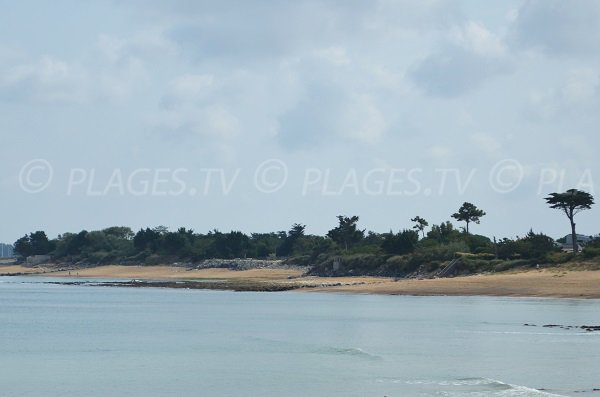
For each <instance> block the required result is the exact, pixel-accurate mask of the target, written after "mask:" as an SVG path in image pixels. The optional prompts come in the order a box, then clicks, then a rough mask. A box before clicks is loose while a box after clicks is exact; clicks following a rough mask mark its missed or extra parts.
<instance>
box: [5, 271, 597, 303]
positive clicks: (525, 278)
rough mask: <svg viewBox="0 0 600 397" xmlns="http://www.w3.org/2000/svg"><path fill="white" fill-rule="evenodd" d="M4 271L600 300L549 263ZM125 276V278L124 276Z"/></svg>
mask: <svg viewBox="0 0 600 397" xmlns="http://www.w3.org/2000/svg"><path fill="white" fill-rule="evenodd" d="M0 275H3V276H10V275H20V276H25V277H33V276H35V277H64V278H68V279H70V280H71V279H72V280H73V281H72V282H65V284H69V283H73V284H77V283H78V282H77V280H78V279H81V278H85V279H95V278H98V279H111V280H115V282H103V283H99V285H107V286H117V285H118V286H126V287H164V288H191V289H218V290H234V291H265V292H267V291H297V292H327V293H346V294H369V295H370V294H374V295H408V296H506V297H510V296H513V297H532V298H533V297H535V298H543V297H546V298H576V299H600V270H573V269H566V268H560V267H557V268H548V269H541V270H526V271H511V272H504V273H494V274H475V275H469V276H461V277H454V278H438V279H393V278H385V277H366V276H365V277H360V276H359V277H316V276H305V275H304V274H303V271H302V270H301V269H297V268H289V269H264V268H257V269H250V270H230V269H224V268H209V269H189V268H183V267H175V266H117V265H106V266H98V267H93V268H82V269H71V270H60V269H56V268H52V267H51V266H40V267H35V268H29V267H23V266H19V265H11V266H0ZM121 280H122V281H121Z"/></svg>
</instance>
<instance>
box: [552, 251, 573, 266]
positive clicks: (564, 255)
mask: <svg viewBox="0 0 600 397" xmlns="http://www.w3.org/2000/svg"><path fill="white" fill-rule="evenodd" d="M546 259H547V261H548V262H549V263H552V264H561V263H566V262H568V261H570V260H571V259H573V254H570V253H568V252H562V251H561V252H551V253H549V254H548V255H547V256H546Z"/></svg>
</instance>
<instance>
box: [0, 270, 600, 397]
mask: <svg viewBox="0 0 600 397" xmlns="http://www.w3.org/2000/svg"><path fill="white" fill-rule="evenodd" d="M66 281H72V280H66V279H58V278H47V277H32V276H26V277H0V396H11V397H13V396H45V397H52V396H60V397H65V396H78V397H82V396H211V397H213V396H232V397H233V396H235V397H240V396H244V397H259V396H261V397H262V396H285V397H296V396H298V397H300V396H302V397H306V396H316V397H320V396H357V397H358V396H360V397H365V396H377V397H383V396H388V397H399V396H584V397H586V396H600V332H589V331H585V330H582V329H581V328H568V327H567V326H574V327H578V326H581V325H599V323H600V301H598V300H584V299H542V298H539V299H538V298H513V297H510V298H499V297H450V296H431V297H416V296H384V295H359V294H335V293H310V292H232V291H212V290H210V291H209V290H188V289H166V288H133V287H118V286H117V287H105V286H99V285H96V282H97V281H98V280H78V281H82V284H81V285H64V284H61V283H62V282H66ZM87 281H89V282H87ZM102 281H112V280H102ZM525 324H527V325H525ZM544 325H561V326H564V327H563V328H561V327H544Z"/></svg>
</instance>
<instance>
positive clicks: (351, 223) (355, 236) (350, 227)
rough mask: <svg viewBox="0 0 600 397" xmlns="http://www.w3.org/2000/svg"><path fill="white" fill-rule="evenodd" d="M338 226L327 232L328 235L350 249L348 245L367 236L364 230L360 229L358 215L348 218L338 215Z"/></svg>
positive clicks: (346, 249) (346, 248)
mask: <svg viewBox="0 0 600 397" xmlns="http://www.w3.org/2000/svg"><path fill="white" fill-rule="evenodd" d="M337 218H338V222H339V223H338V226H337V227H336V228H334V229H331V230H330V231H329V232H327V237H329V238H331V239H332V240H333V241H335V242H336V243H338V244H339V245H341V246H343V247H344V250H345V251H348V247H350V246H352V245H353V244H355V243H357V242H359V241H360V240H362V238H363V237H364V236H365V231H364V230H358V228H357V226H356V224H357V223H358V216H353V217H350V218H348V217H347V216H342V215H338V217H337Z"/></svg>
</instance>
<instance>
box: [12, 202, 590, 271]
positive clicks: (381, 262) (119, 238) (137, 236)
mask: <svg viewBox="0 0 600 397" xmlns="http://www.w3.org/2000/svg"><path fill="white" fill-rule="evenodd" d="M546 202H547V203H548V205H549V206H550V207H551V208H556V209H559V210H561V211H563V212H564V213H565V214H566V215H567V217H568V219H569V222H570V224H571V226H572V228H571V230H572V233H573V236H574V241H576V233H575V222H574V217H575V215H576V214H577V213H578V212H580V211H582V210H585V209H590V208H591V206H592V205H593V204H594V202H593V197H592V196H591V195H589V194H588V193H585V192H581V191H577V190H569V191H567V192H565V193H553V194H552V195H550V196H549V197H547V198H546ZM485 215H486V213H485V212H484V211H483V210H481V209H479V208H477V206H475V205H474V204H472V203H469V202H465V203H464V204H463V205H462V206H461V207H460V208H459V209H458V210H457V212H456V213H454V214H452V215H451V218H453V219H454V220H456V221H458V222H462V223H464V227H462V229H457V228H455V226H454V225H453V224H452V222H450V221H444V222H441V223H439V224H433V225H431V226H430V224H429V222H428V221H427V220H425V219H424V218H422V217H421V216H415V217H413V218H412V219H411V222H413V225H412V226H411V227H409V228H405V229H402V230H399V231H397V232H394V231H391V230H390V231H389V232H387V233H376V232H372V231H366V230H365V229H361V228H360V227H359V220H360V218H359V217H358V216H345V215H339V216H338V217H337V225H335V226H334V227H333V228H332V229H331V230H329V231H328V232H327V234H326V235H324V236H317V235H309V234H306V233H305V229H306V226H305V225H303V224H300V223H295V224H293V225H292V226H291V227H290V228H289V230H287V231H278V232H271V233H251V234H245V233H242V232H240V231H230V232H225V233H224V232H220V231H218V230H212V231H210V232H208V233H197V232H195V231H194V230H192V229H187V228H183V227H182V228H179V229H177V230H175V231H170V230H168V228H166V227H164V226H158V227H154V228H149V227H148V228H143V229H140V230H138V231H137V232H134V231H133V230H132V229H131V228H129V227H122V226H115V227H110V228H106V229H103V230H97V231H86V230H83V231H80V232H78V233H64V234H62V235H59V236H58V237H57V238H55V239H49V238H48V236H47V235H46V233H45V232H43V231H36V232H33V233H30V234H28V235H25V236H23V237H22V238H20V239H18V240H17V241H16V242H15V244H14V249H15V252H16V253H17V254H19V255H21V256H23V257H27V256H31V255H50V256H51V257H52V258H53V259H54V260H56V261H64V262H69V263H80V264H84V265H85V264H87V265H97V264H107V263H122V264H127V263H131V264H158V263H173V262H197V261H201V260H203V259H213V258H219V259H234V258H261V259H266V258H286V259H287V260H288V261H289V262H290V263H292V264H297V265H313V266H315V268H316V269H321V271H322V272H326V271H325V270H324V269H329V265H330V264H331V263H332V261H333V260H334V258H340V257H341V258H342V259H343V260H345V261H346V262H347V263H348V266H346V269H347V270H348V271H350V270H353V271H354V273H355V274H356V273H360V274H388V275H389V274H394V275H401V274H405V273H408V272H410V271H414V270H415V269H416V268H419V267H422V266H427V267H429V268H431V267H435V266H436V265H437V266H440V265H442V263H443V262H444V261H448V260H451V259H453V258H454V257H456V255H457V253H459V254H461V255H463V256H464V257H465V258H466V259H465V260H466V261H469V260H470V261H471V262H473V261H475V262H476V261H480V262H478V263H479V265H483V262H485V261H487V263H488V265H489V264H490V263H492V262H493V261H513V262H516V264H519V263H520V264H525V263H528V264H531V263H534V262H539V261H547V262H557V261H564V260H567V259H568V258H567V257H566V256H565V255H564V253H562V252H561V250H560V248H558V247H557V245H556V244H555V241H554V240H553V239H552V238H550V237H549V236H546V235H544V234H543V233H535V232H534V231H533V230H530V231H529V232H528V233H526V234H525V235H524V236H523V237H517V238H514V239H509V238H503V239H500V240H496V238H494V239H490V238H488V237H486V236H481V235H477V234H473V233H472V225H473V224H479V223H480V222H481V219H482V218H483V217H484V216H485ZM577 250H578V246H575V245H574V247H573V252H574V253H577ZM599 250H600V242H597V241H594V242H593V243H592V244H590V245H589V249H587V248H586V254H587V255H590V253H591V254H593V255H595V254H596V253H597V254H600V252H597V251H599ZM338 260H339V259H338ZM519 261H521V262H519ZM475 262H473V263H475ZM496 265H499V266H500V265H502V266H506V263H496V264H495V265H494V266H496Z"/></svg>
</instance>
